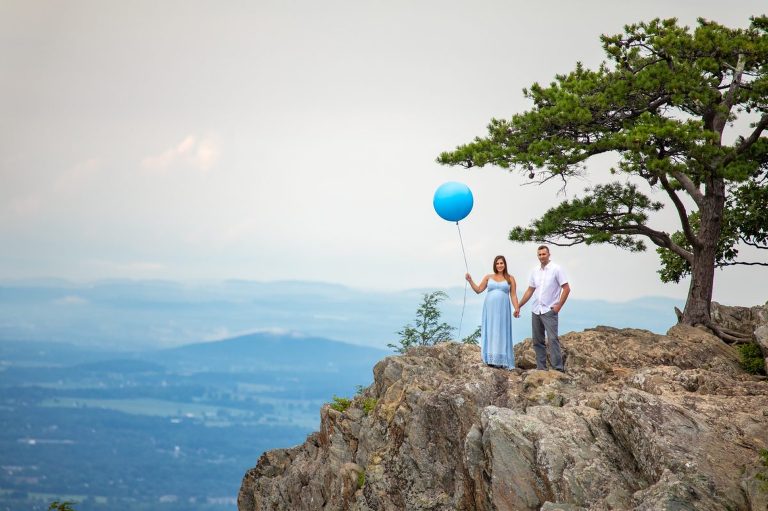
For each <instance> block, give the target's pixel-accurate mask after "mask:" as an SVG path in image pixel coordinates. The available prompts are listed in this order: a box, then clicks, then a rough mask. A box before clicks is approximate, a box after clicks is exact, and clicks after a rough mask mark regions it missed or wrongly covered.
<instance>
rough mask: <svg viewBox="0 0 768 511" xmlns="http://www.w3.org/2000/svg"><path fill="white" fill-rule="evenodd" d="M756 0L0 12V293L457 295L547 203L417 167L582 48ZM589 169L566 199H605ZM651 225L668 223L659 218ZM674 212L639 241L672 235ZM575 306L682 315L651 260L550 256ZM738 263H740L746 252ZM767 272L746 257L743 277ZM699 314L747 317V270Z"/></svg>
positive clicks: (595, 254) (755, 279)
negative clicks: (598, 304) (471, 200)
mask: <svg viewBox="0 0 768 511" xmlns="http://www.w3.org/2000/svg"><path fill="white" fill-rule="evenodd" d="M765 11H768V9H766V7H765V2H764V1H734V2H723V1H722V0H718V1H710V0H705V1H700V0H697V1H692V0H691V1H676V2H672V1H670V0H664V1H661V0H659V1H657V0H651V1H643V2H631V3H630V2H604V1H597V0H592V1H583V0H582V1H580V2H574V1H565V0H563V1H549V2H518V1H480V2H477V1H472V2H470V1H461V2H459V1H446V0H439V1H437V0H435V1H415V0H407V1H405V0H403V1H400V0H394V1H393V0H386V1H364V0H362V1H334V0H330V1H329V0H326V1H323V2H318V1H314V0H300V1H288V0H279V1H278V0H275V1H258V0H251V1H242V2H235V1H228V2H214V1H189V0H179V1H155V0H152V1H132V2H124V1H117V0H112V1H105V0H92V1H82V0H70V1H66V2H63V1H59V0H56V1H37V0H20V1H16V0H3V1H2V2H0V75H1V76H2V79H0V246H2V250H0V279H20V278H39V277H63V278H68V279H74V280H79V281H90V280H97V279H103V278H134V279H147V278H149V279H171V280H179V281H191V280H211V279H213V280H217V279H228V278H237V279H253V280H267V281H269V280H282V279H301V280H316V281H327V282H336V283H341V284H345V285H347V286H352V287H356V288H364V289H383V290H388V289H391V290H396V289H406V288H413V287H426V288H442V287H453V286H461V285H463V275H464V271H465V270H464V260H463V258H462V254H461V249H460V245H459V239H458V234H457V232H456V226H455V225H454V224H451V223H448V222H446V221H443V220H441V219H440V218H439V217H438V216H437V215H436V214H435V213H434V211H433V209H432V195H433V193H434V191H435V189H436V188H437V187H438V186H439V185H440V184H441V183H443V182H445V181H461V182H464V183H466V184H467V185H469V186H470V188H471V189H472V191H473V193H474V197H475V209H474V210H473V211H472V213H471V214H470V216H469V217H468V218H467V219H466V220H464V221H462V222H461V229H462V235H463V238H464V242H465V246H466V250H467V258H468V260H469V266H470V271H471V272H472V273H473V274H474V275H476V276H482V275H483V274H485V273H487V272H489V271H490V266H491V262H492V259H493V257H494V256H495V255H496V254H505V255H506V256H507V259H508V261H509V263H510V267H511V270H512V273H513V274H514V275H515V276H516V277H517V278H518V280H523V281H524V280H525V278H526V275H527V273H528V271H529V270H530V268H531V267H532V266H533V265H534V263H535V262H536V259H535V245H533V244H528V245H517V244H512V243H511V242H509V241H507V234H508V232H509V229H510V228H511V227H513V226H514V225H527V224H528V223H529V222H530V220H532V219H533V218H536V217H538V216H540V215H541V214H542V213H543V212H544V211H546V209H548V208H549V207H552V206H553V205H555V204H556V203H557V202H558V201H559V200H560V199H562V198H563V197H562V196H560V197H558V196H557V192H558V189H559V185H557V184H555V183H553V184H550V185H547V186H542V187H535V186H522V185H523V183H525V182H526V179H524V178H523V177H522V176H520V175H519V174H509V173H508V172H506V171H503V170H500V169H496V168H485V169H476V170H472V171H465V170H463V169H459V168H448V167H443V166H440V165H438V164H436V163H435V158H436V157H437V155H438V154H439V153H440V152H441V151H444V150H451V149H453V148H454V147H455V146H457V145H459V144H462V143H466V142H469V141H470V140H471V139H472V138H473V137H475V136H477V135H484V134H485V127H486V125H487V123H488V121H489V120H490V119H491V118H492V117H509V116H510V115H512V114H513V113H515V112H522V111H524V110H526V109H527V108H529V107H530V104H529V103H528V102H527V101H526V100H525V99H524V98H523V96H522V92H521V89H522V88H523V87H527V86H530V85H531V84H532V83H533V82H535V81H539V82H542V83H548V82H549V81H551V79H552V78H553V77H554V75H555V74H556V73H566V72H568V71H570V70H572V69H573V67H574V65H575V63H576V62H577V61H582V62H583V63H584V64H585V65H586V66H588V67H590V68H594V67H596V66H597V65H598V64H599V63H600V61H601V60H602V59H603V55H602V50H601V48H600V44H599V35H600V34H601V33H610V34H614V33H619V32H621V30H622V26H623V25H624V24H626V23H632V22H637V21H642V20H649V19H651V18H653V17H657V16H658V17H673V16H674V17H678V18H679V19H680V20H681V22H683V23H686V24H688V25H693V24H694V23H695V19H696V17H698V16H703V17H705V18H709V19H713V20H715V21H718V22H721V23H723V24H726V25H729V26H746V25H747V24H748V18H749V16H750V15H755V14H761V13H763V12H765ZM609 165H610V159H606V158H604V159H602V160H600V161H596V162H594V164H593V165H591V168H592V169H593V170H594V172H593V173H592V174H590V175H589V178H588V179H586V180H584V181H583V182H581V183H578V182H577V183H574V184H572V185H571V186H570V187H569V188H568V192H567V193H568V196H569V197H571V196H573V195H575V194H579V193H581V192H582V190H583V188H584V187H586V186H589V185H592V184H595V183H599V182H604V181H605V180H606V179H607V176H606V174H607V172H606V169H607V168H608V166H609ZM669 209H670V208H669V207H667V210H669ZM671 214H672V211H667V212H666V213H665V215H663V216H662V217H661V218H659V219H658V221H653V225H654V226H655V227H661V228H665V229H667V230H675V229H676V227H675V224H674V223H672V222H671V221H670V218H671V216H670V215H671ZM552 255H553V260H555V261H558V262H560V263H561V264H562V265H563V266H564V267H565V268H566V270H567V271H568V273H569V275H570V278H571V283H572V287H573V289H574V292H573V294H572V296H575V297H579V298H602V299H606V300H612V301H621V300H627V299H631V298H636V297H642V296H651V295H662V296H670V297H677V298H684V297H685V294H686V291H687V282H685V283H682V284H680V285H670V284H662V283H661V282H659V280H658V277H657V274H656V270H657V269H658V262H657V261H658V260H657V256H656V253H655V251H654V250H653V248H651V249H650V250H649V251H648V252H646V253H645V254H632V253H629V252H625V251H621V250H618V249H614V248H613V247H596V248H595V247H579V248H553V253H552ZM757 256H758V257H759V256H760V254H758V255H757ZM763 257H764V256H763ZM716 278H717V280H716V283H715V299H716V300H718V301H721V302H723V303H729V304H739V305H755V304H759V303H760V304H761V303H765V301H766V299H768V292H766V289H768V272H766V271H765V269H764V268H755V267H740V268H735V269H734V268H729V269H726V270H724V271H719V272H718V273H717V277H716Z"/></svg>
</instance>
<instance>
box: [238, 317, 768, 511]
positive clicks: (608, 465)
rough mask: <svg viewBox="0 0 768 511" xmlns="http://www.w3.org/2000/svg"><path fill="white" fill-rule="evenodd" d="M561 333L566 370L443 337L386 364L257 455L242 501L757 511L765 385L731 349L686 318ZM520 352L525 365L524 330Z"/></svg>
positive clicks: (765, 470)
mask: <svg viewBox="0 0 768 511" xmlns="http://www.w3.org/2000/svg"><path fill="white" fill-rule="evenodd" d="M561 340H562V343H563V346H564V351H565V352H566V357H567V358H566V369H567V371H568V372H567V374H561V373H558V372H554V371H537V370H535V369H530V370H527V371H524V372H522V374H518V373H517V372H510V371H505V370H501V369H493V368H489V367H487V366H485V365H483V364H482V362H481V360H480V351H479V348H478V347H476V346H466V345H461V344H454V343H446V344H441V345H438V346H433V347H422V348H414V349H412V350H410V351H409V352H408V353H407V354H405V355H402V356H392V357H388V358H386V359H384V360H382V361H381V362H379V363H378V364H377V365H376V367H375V368H374V383H373V385H372V386H371V387H370V388H368V389H367V390H366V391H365V393H364V394H363V395H362V396H360V397H358V398H356V399H355V401H354V402H353V405H352V406H351V407H350V408H348V409H347V410H345V411H344V412H338V411H336V410H333V409H331V408H330V407H329V406H328V405H326V406H324V407H323V409H322V410H321V428H320V431H319V432H317V433H314V434H312V435H310V436H309V438H308V439H307V441H306V442H305V443H304V444H303V445H300V446H297V447H294V448H292V449H281V450H274V451H270V452H267V453H265V454H264V455H263V456H262V457H261V458H260V459H259V461H258V464H257V466H256V467H255V468H253V469H251V470H249V471H248V472H247V473H246V475H245V478H244V479H243V483H242V487H241V489H240V494H239V497H238V509H239V510H240V511H256V510H315V509H317V510H320V509H324V510H358V511H366V510H549V511H555V510H560V511H572V510H609V509H611V510H615V509H636V510H670V511H671V510H687V509H691V510H724V509H732V510H743V511H755V510H761V511H764V510H768V484H765V483H763V481H762V480H761V478H760V477H759V475H760V474H765V475H766V476H768V467H766V466H765V465H763V463H762V460H761V457H760V454H759V453H760V450H761V449H768V382H765V381H763V380H759V379H757V378H754V377H752V376H750V375H748V374H746V373H744V372H743V371H742V370H741V369H740V367H739V365H738V357H737V354H736V351H735V349H734V348H732V347H730V346H727V345H725V344H724V343H723V342H721V341H720V340H719V339H717V338H716V337H714V336H712V335H710V334H708V333H706V332H704V331H702V330H700V329H696V328H692V327H685V326H681V325H678V326H675V327H673V328H672V329H671V330H670V331H669V332H668V333H667V335H656V334H653V333H650V332H646V331H642V330H631V329H625V330H618V329H614V328H609V327H598V328H595V329H592V330H586V331H584V332H580V333H569V334H566V335H563V336H562V337H561ZM516 356H517V358H518V362H519V363H520V364H521V365H522V366H523V367H530V366H531V362H532V361H533V350H532V346H531V343H530V340H527V341H525V342H523V343H521V344H519V345H517V346H516ZM364 399H369V404H371V403H372V402H373V400H376V401H375V403H376V405H375V407H374V408H373V409H372V410H371V411H370V412H368V413H366V412H365V411H364V410H363V400H364Z"/></svg>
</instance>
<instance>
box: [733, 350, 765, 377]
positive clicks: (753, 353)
mask: <svg viewBox="0 0 768 511" xmlns="http://www.w3.org/2000/svg"><path fill="white" fill-rule="evenodd" d="M738 350H739V355H740V356H741V367H742V368H743V369H744V370H745V371H746V372H748V373H749V374H765V359H764V358H763V350H762V349H760V346H759V345H758V344H756V343H749V344H740V345H739V346H738Z"/></svg>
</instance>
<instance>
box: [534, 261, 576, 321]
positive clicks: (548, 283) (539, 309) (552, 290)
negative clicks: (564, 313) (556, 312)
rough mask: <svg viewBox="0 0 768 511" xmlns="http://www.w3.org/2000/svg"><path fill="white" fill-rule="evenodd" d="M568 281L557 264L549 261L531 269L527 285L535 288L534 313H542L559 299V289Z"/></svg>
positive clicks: (547, 310) (548, 309)
mask: <svg viewBox="0 0 768 511" xmlns="http://www.w3.org/2000/svg"><path fill="white" fill-rule="evenodd" d="M567 283H568V277H567V276H566V275H565V272H564V271H563V269H562V268H560V266H559V265H557V264H555V263H553V262H552V261H550V262H549V263H547V265H546V266H545V267H544V268H542V267H541V265H540V264H537V265H536V267H535V268H534V269H533V271H531V275H530V277H529V278H528V286H529V287H533V288H536V291H534V292H533V305H532V308H531V311H532V312H533V313H534V314H544V313H545V312H549V311H550V310H551V309H552V307H553V306H554V305H555V304H557V303H558V302H559V301H560V289H561V288H562V286H563V284H567Z"/></svg>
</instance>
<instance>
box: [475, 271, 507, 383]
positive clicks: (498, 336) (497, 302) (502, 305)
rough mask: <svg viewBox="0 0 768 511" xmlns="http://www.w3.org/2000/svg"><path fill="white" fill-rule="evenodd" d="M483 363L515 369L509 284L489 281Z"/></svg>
mask: <svg viewBox="0 0 768 511" xmlns="http://www.w3.org/2000/svg"><path fill="white" fill-rule="evenodd" d="M481 338H482V348H481V352H482V356H483V362H485V363H486V364H490V365H496V366H502V367H506V368H508V369H512V368H513V367H515V352H514V350H513V349H512V309H511V307H510V300H509V283H508V282H507V281H506V280H504V281H501V282H496V281H495V280H493V279H488V287H487V294H486V295H485V302H484V303H483V323H482V325H481Z"/></svg>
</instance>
